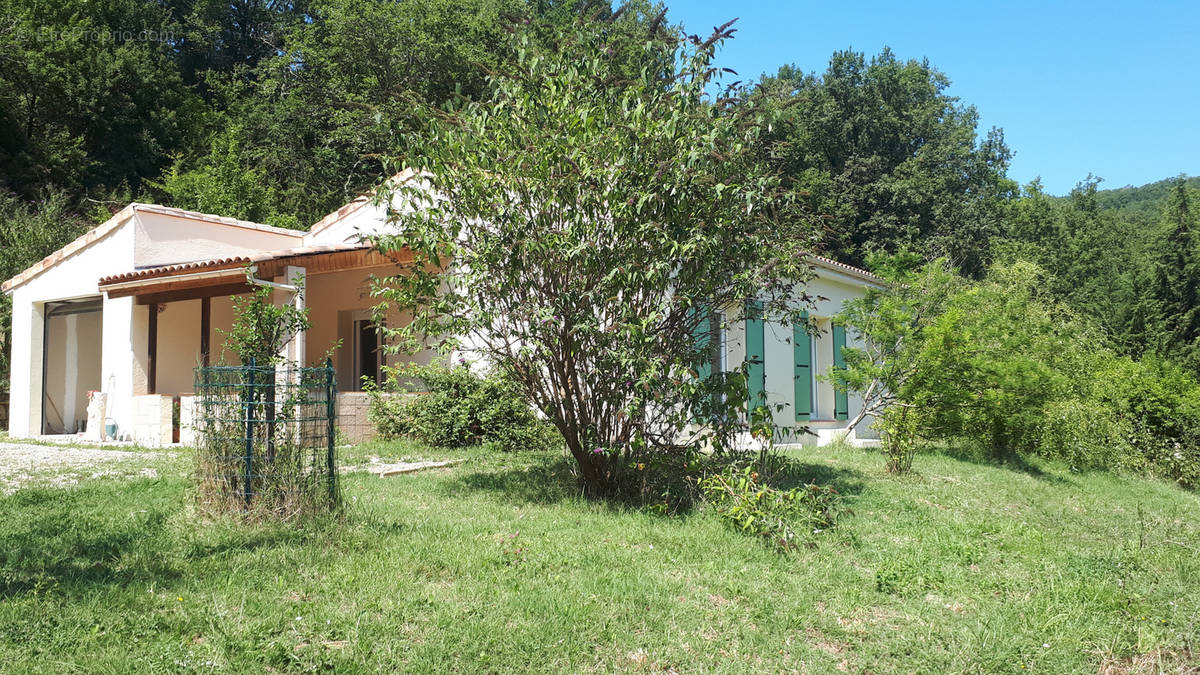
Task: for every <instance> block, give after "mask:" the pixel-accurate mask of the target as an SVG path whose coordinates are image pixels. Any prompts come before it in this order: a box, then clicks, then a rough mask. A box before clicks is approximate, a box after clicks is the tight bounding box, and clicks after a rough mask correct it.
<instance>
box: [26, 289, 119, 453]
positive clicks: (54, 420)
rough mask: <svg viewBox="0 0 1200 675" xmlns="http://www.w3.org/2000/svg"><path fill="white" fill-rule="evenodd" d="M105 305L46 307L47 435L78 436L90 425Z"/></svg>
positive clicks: (89, 301) (82, 302) (86, 301)
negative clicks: (89, 396)
mask: <svg viewBox="0 0 1200 675" xmlns="http://www.w3.org/2000/svg"><path fill="white" fill-rule="evenodd" d="M103 306H104V300H103V298H101V297H99V296H97V297H92V298H82V299H79V300H67V301H64V302H48V303H46V305H45V311H44V314H43V318H44V321H45V325H44V329H43V331H42V428H41V433H43V434H74V433H79V432H81V431H83V430H84V429H85V427H86V426H87V405H88V392H89V391H99V390H100V387H101V376H100V372H101V371H100V359H101V340H102V337H103V333H104V321H103Z"/></svg>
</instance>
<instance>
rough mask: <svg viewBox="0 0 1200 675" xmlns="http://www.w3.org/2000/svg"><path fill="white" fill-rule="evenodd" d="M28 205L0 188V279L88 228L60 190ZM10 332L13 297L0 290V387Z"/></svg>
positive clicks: (5, 376) (4, 385) (4, 380)
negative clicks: (0, 253)
mask: <svg viewBox="0 0 1200 675" xmlns="http://www.w3.org/2000/svg"><path fill="white" fill-rule="evenodd" d="M39 196H40V199H38V200H37V201H36V202H34V203H32V204H30V203H26V202H24V201H22V200H21V199H20V198H18V197H17V196H16V195H14V194H11V193H5V192H3V191H0V251H2V252H3V254H2V255H0V280H7V279H11V278H12V277H14V276H16V275H17V274H19V273H20V272H21V270H24V269H25V268H27V267H29V266H30V265H32V264H34V263H35V262H37V261H39V260H41V259H42V258H44V257H45V256H46V255H48V254H49V253H51V252H52V251H54V250H55V249H58V248H61V247H62V246H64V245H65V244H67V243H68V242H70V241H71V240H72V239H74V238H75V237H78V236H79V235H81V234H83V233H84V231H86V230H87V227H88V226H87V221H86V220H85V219H84V218H82V217H81V216H79V215H78V214H76V213H75V212H74V210H73V208H72V205H71V199H70V198H69V197H68V196H67V195H66V193H64V192H62V191H61V190H50V189H43V190H42V191H41V192H40V193H39ZM11 334H12V298H10V297H9V296H8V294H6V293H0V388H3V389H7V388H8V376H9V358H10V349H11V345H10V344H9V343H8V338H9V336H10V335H11Z"/></svg>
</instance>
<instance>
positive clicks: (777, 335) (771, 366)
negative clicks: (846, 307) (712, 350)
mask: <svg viewBox="0 0 1200 675" xmlns="http://www.w3.org/2000/svg"><path fill="white" fill-rule="evenodd" d="M804 290H805V291H806V292H807V293H808V295H809V296H810V297H813V298H815V303H814V305H813V306H812V307H810V309H809V314H810V316H811V317H812V318H814V319H815V320H816V322H817V325H818V328H819V332H818V334H817V335H814V336H813V356H814V360H813V367H812V372H813V374H814V375H815V376H816V381H815V383H814V387H813V389H814V396H813V403H814V410H813V414H812V416H811V418H810V420H809V421H807V422H797V421H796V409H795V404H796V400H795V399H796V396H795V380H794V377H795V352H794V347H793V344H792V326H791V325H785V324H781V323H779V322H772V321H767V322H765V325H764V326H763V343H764V344H763V347H764V352H765V354H764V363H763V370H764V373H765V376H766V377H765V379H766V383H765V391H766V395H767V403H768V406H769V407H770V408H771V410H772V421H773V422H774V424H775V426H777V427H780V428H782V429H783V430H784V431H783V435H782V437H780V438H777V441H778V442H780V443H813V442H815V441H816V440H817V437H816V436H814V435H812V434H802V433H800V428H801V427H808V428H810V429H815V428H818V427H836V428H844V427H845V425H846V422H845V421H839V420H835V418H834V389H833V385H832V383H830V382H828V381H827V380H823V379H822V378H823V377H827V376H828V375H829V374H830V372H831V371H832V368H833V338H832V336H831V333H830V326H831V323H830V320H829V319H830V317H833V316H835V315H837V314H838V313H840V312H841V311H842V306H843V304H844V303H845V302H847V301H848V300H851V299H853V298H858V297H862V295H863V293H864V291H865V286H864V285H863V282H862V281H858V280H856V279H854V278H852V277H849V276H848V275H844V274H842V273H840V272H835V271H832V270H825V269H819V270H818V276H817V277H816V278H814V279H812V280H811V281H809V282H808V284H807V285H806V286H805V287H804ZM725 331H726V332H725V361H726V363H727V364H728V367H729V368H737V367H739V366H740V365H741V364H742V363H743V362H745V360H746V327H745V322H744V321H734V322H727V323H726V329H725ZM861 344H862V338H861V336H860V335H859V334H857V333H856V332H855V331H854V330H853V329H852V328H848V329H847V330H846V345H847V346H850V347H853V346H857V345H861ZM847 402H848V409H849V417H850V418H853V417H854V416H855V415H856V414H857V413H858V411H859V410H861V409H862V398H861V397H860V396H858V395H856V394H853V393H852V394H850V396H849V397H848V401H847ZM870 423H871V420H864V421H863V422H862V423H860V424H859V426H858V428H857V429H856V431H855V435H856V436H857V437H859V438H874V437H875V432H874V431H873V430H872V429H870Z"/></svg>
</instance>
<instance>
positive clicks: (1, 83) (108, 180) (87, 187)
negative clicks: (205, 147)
mask: <svg viewBox="0 0 1200 675" xmlns="http://www.w3.org/2000/svg"><path fill="white" fill-rule="evenodd" d="M0 16H3V17H5V18H4V27H3V28H2V29H0V187H3V188H8V189H9V190H11V191H13V192H16V193H18V194H20V195H22V196H24V197H26V198H30V197H32V196H33V195H35V194H36V193H37V191H38V190H39V189H40V188H42V187H46V186H49V185H56V186H58V187H59V188H60V189H68V190H70V191H71V192H73V193H74V194H75V195H76V196H78V195H82V194H85V193H88V194H90V193H98V194H106V193H107V192H109V191H111V190H115V189H118V188H119V187H120V186H121V185H122V184H124V185H127V186H129V187H131V188H133V189H134V190H136V189H137V188H138V187H139V185H140V183H141V181H142V180H143V179H144V178H148V177H153V176H156V175H157V174H158V173H159V172H160V171H161V170H162V167H163V165H164V164H165V163H166V162H167V160H168V154H169V153H170V152H171V151H173V150H174V149H175V148H176V147H177V145H178V144H179V143H180V142H181V140H182V137H183V136H184V135H185V133H186V130H187V129H188V128H189V127H190V125H191V124H192V122H193V118H194V113H195V112H196V103H197V101H196V98H195V97H194V96H193V95H192V94H191V93H190V92H189V91H188V90H187V89H186V88H185V86H184V83H183V81H182V79H181V77H180V74H179V69H178V67H177V65H176V64H175V63H174V61H173V59H172V56H173V54H172V52H171V45H170V42H169V38H170V36H171V35H172V34H173V31H174V25H173V24H172V22H171V19H170V15H169V12H167V11H166V10H165V9H164V8H163V7H162V6H161V5H159V4H158V3H151V2H140V1H139V0H112V1H110V2H89V3H61V2H50V1H47V0H0Z"/></svg>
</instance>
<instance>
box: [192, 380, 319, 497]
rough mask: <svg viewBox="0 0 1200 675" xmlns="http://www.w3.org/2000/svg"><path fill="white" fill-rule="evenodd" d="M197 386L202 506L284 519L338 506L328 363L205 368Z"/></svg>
mask: <svg viewBox="0 0 1200 675" xmlns="http://www.w3.org/2000/svg"><path fill="white" fill-rule="evenodd" d="M195 387H196V411H195V419H194V421H193V426H194V432H195V438H196V457H197V471H196V474H197V483H198V487H199V491H198V492H199V498H200V500H201V502H202V503H204V504H207V505H209V506H212V507H214V508H216V509H218V510H220V509H243V510H244V509H250V508H262V509H266V510H270V511H274V512H277V513H279V514H280V515H283V516H287V515H289V514H292V513H296V512H298V511H301V510H312V509H317V508H320V509H327V508H332V507H335V506H337V505H338V504H340V496H339V495H340V492H339V487H338V484H337V453H336V446H335V444H334V432H335V419H334V416H335V399H336V396H337V391H336V387H335V377H334V372H333V367H332V364H331V363H327V364H326V365H325V367H323V368H297V367H291V366H280V365H274V364H267V365H259V364H257V363H255V362H254V361H253V360H251V362H250V363H249V364H247V365H243V366H206V367H201V368H197V369H196V371H195Z"/></svg>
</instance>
